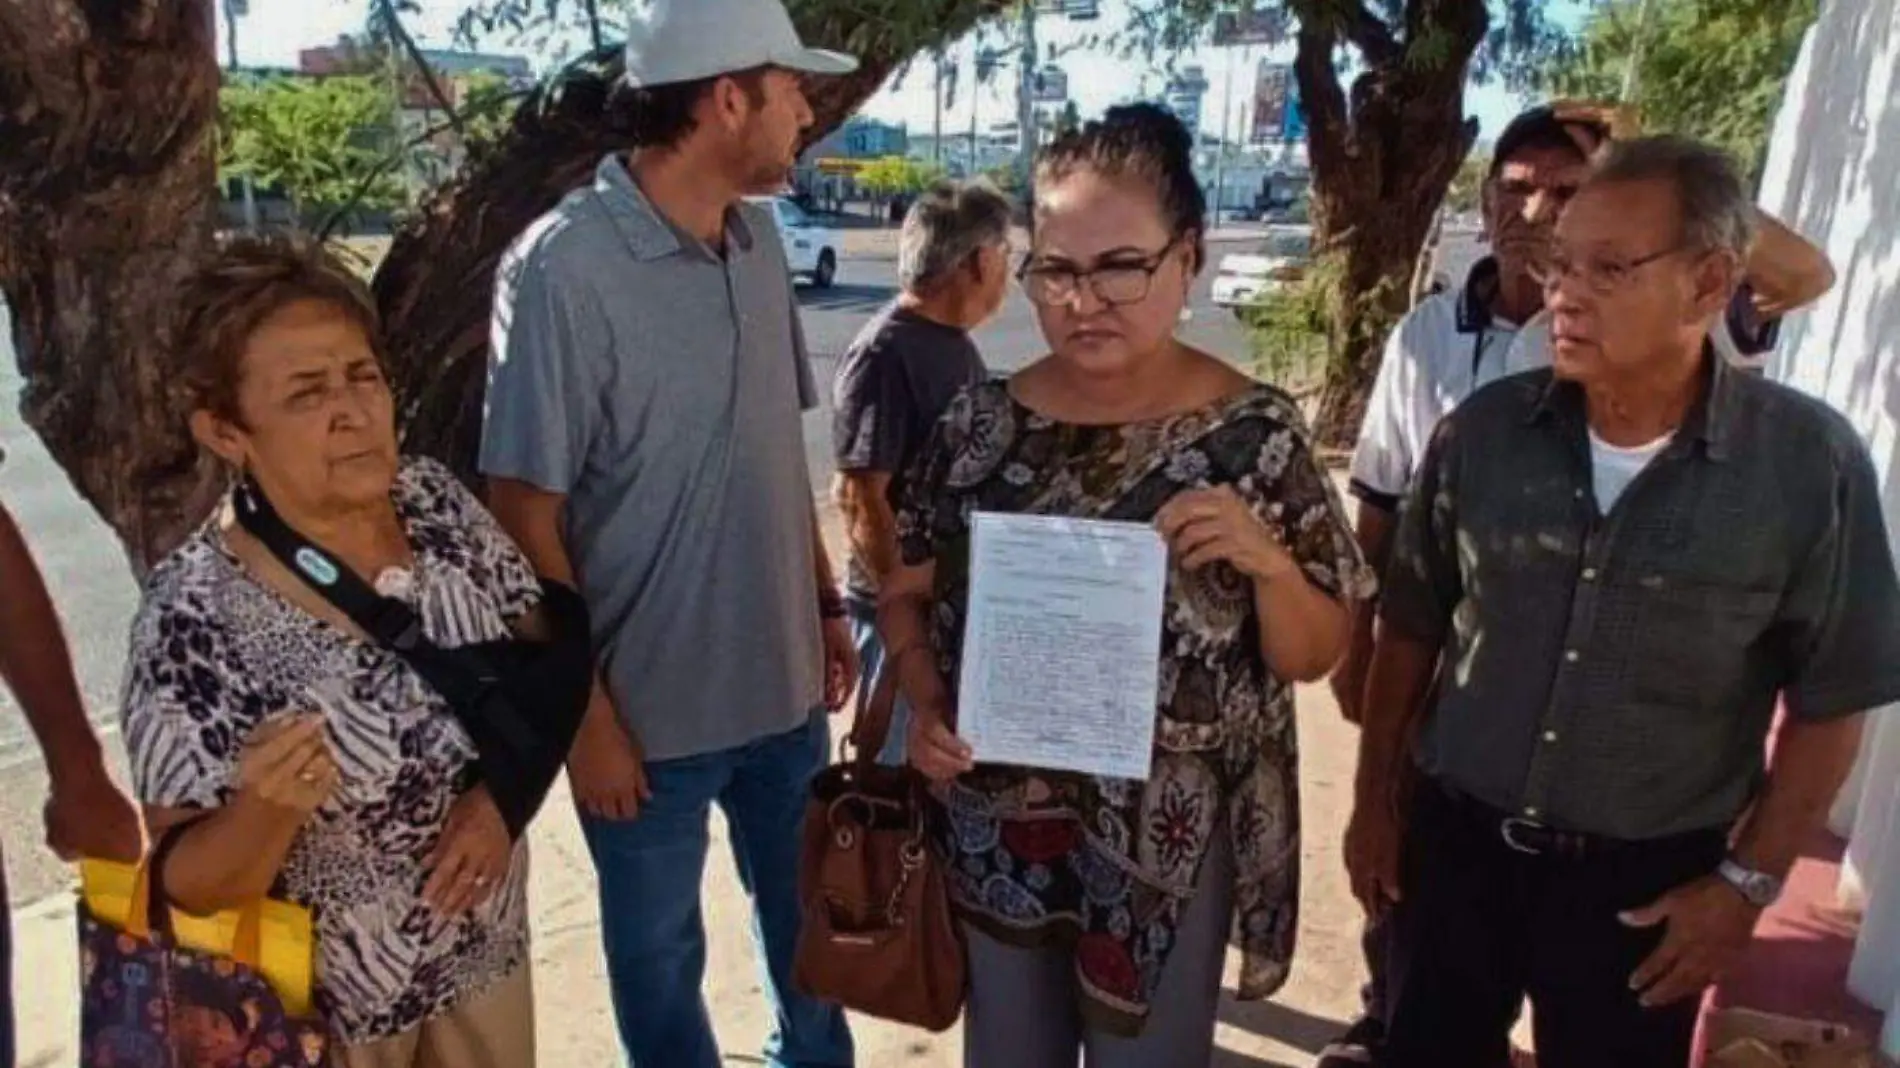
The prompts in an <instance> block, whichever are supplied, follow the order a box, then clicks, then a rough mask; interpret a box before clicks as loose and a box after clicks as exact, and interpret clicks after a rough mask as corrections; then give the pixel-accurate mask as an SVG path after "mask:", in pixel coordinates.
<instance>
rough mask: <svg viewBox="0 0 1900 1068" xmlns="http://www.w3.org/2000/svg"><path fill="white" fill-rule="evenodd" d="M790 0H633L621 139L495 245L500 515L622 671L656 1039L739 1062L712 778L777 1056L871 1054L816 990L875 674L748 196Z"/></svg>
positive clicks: (665, 1064) (799, 59) (614, 753)
mask: <svg viewBox="0 0 1900 1068" xmlns="http://www.w3.org/2000/svg"><path fill="white" fill-rule="evenodd" d="M855 67H856V61H855V60H853V59H851V58H850V57H847V56H840V55H837V54H835V53H828V52H819V51H814V50H811V49H807V48H805V47H804V46H803V45H802V44H801V43H800V42H799V40H798V36H797V32H796V31H795V30H794V28H793V26H792V22H791V19H790V17H789V16H788V15H787V14H786V12H785V9H784V8H783V7H782V6H781V5H780V2H779V0H644V2H638V3H635V4H634V5H633V8H632V13H631V26H630V28H629V32H628V41H627V80H626V83H625V84H624V85H622V86H621V87H619V89H618V90H617V92H618V93H619V94H620V98H619V99H618V100H617V101H616V102H615V103H614V105H613V106H614V107H615V108H616V110H618V111H619V112H620V114H619V115H618V116H616V118H617V119H618V120H619V121H620V122H621V123H622V124H623V125H624V126H625V128H626V129H627V130H628V132H629V134H630V137H631V140H632V141H633V143H635V144H637V145H639V146H640V147H639V148H638V149H637V150H636V151H634V152H633V153H632V154H631V155H629V156H627V157H624V158H623V157H621V156H617V155H615V156H609V157H607V158H606V159H604V160H602V161H601V164H600V167H599V169H598V171H597V173H596V176H595V179H594V181H593V182H592V184H590V185H588V186H586V187H583V188H581V189H579V190H577V191H575V192H574V193H572V194H570V195H569V196H568V197H567V199H565V200H564V201H562V202H561V204H560V205H559V206H557V207H556V208H555V209H554V210H553V211H551V212H549V213H548V214H547V215H546V216H544V217H543V218H541V219H540V220H538V221H537V222H536V223H535V224H534V225H533V226H531V227H529V229H528V231H527V232H526V233H525V234H523V235H522V236H521V238H520V239H519V240H518V241H516V243H515V244H514V246H513V247H512V248H511V249H510V250H509V252H508V254H507V255H506V256H505V257H504V258H503V260H502V263H501V266H500V268H499V270H498V272H497V278H496V292H495V316H494V323H493V345H492V353H491V364H490V368H489V383H488V410H487V416H486V419H485V421H484V426H483V433H482V448H481V468H482V471H483V473H484V474H485V475H487V476H488V479H489V483H490V493H491V498H492V504H493V508H494V511H495V514H496V516H497V518H499V519H500V520H501V522H502V524H503V525H504V526H505V527H506V528H507V530H508V532H509V533H510V534H511V535H513V536H514V538H515V540H516V541H517V542H518V543H519V544H520V545H521V547H522V549H523V550H524V551H525V552H526V553H527V554H528V556H529V557H530V558H531V559H532V560H533V561H534V563H535V565H536V567H537V569H538V570H539V571H540V572H541V573H542V574H544V575H547V576H549V577H551V578H554V579H558V580H568V581H575V582H576V583H577V585H578V587H579V589H580V590H581V592H582V593H583V594H584V595H585V597H586V599H587V603H588V607H589V609H590V610H591V612H592V614H593V622H594V631H595V641H596V643H597V645H598V647H599V649H600V676H601V677H600V683H599V684H598V685H597V686H596V688H595V698H594V701H593V703H592V705H591V706H590V708H589V710H588V715H587V719H586V721H585V723H584V724H583V726H582V728H581V732H580V736H579V738H578V740H577V741H576V744H575V747H574V751H573V753H572V754H571V755H570V757H569V760H568V777H569V779H570V781H571V782H572V784H573V788H574V795H575V801H576V803H577V804H578V806H579V808H580V810H581V812H580V815H581V827H582V830H583V832H584V833H585V835H586V838H587V843H588V848H589V850H590V852H591V853H592V855H593V859H594V867H595V870H596V873H597V874H598V876H599V882H600V897H601V927H602V934H603V937H604V940H605V942H606V957H607V968H608V976H609V979H610V983H611V987H612V995H613V1005H614V1013H615V1018H616V1023H617V1025H618V1028H619V1032H620V1040H621V1045H622V1047H623V1049H624V1050H625V1052H626V1055H627V1059H628V1060H629V1062H630V1063H631V1064H632V1065H633V1066H634V1068H718V1066H719V1065H720V1064H721V1063H722V1061H721V1057H720V1052H719V1048H718V1042H717V1039H716V1038H715V1036H714V1034H713V1031H712V1025H711V1021H710V1019H709V1017H708V1013H707V1008H706V1003H705V999H704V996H703V995H702V993H701V987H702V984H703V980H704V976H705V967H706V932H705V928H704V923H703V920H702V917H701V912H700V887H701V881H702V878H703V873H704V869H705V864H706V854H707V851H708V840H709V830H708V822H709V820H710V817H711V809H712V806H713V805H715V804H717V805H718V806H719V807H720V808H721V810H722V811H723V812H724V813H725V816H726V819H727V822H728V824H729V825H730V827H731V841H732V849H733V853H734V859H735V861H736V862H737V864H738V868H739V872H740V879H741V881H742V882H743V884H744V885H745V887H746V890H747V892H748V893H749V894H750V896H751V897H752V901H753V907H754V914H755V918H756V921H757V922H756V924H755V925H754V930H755V934H756V939H757V942H758V947H759V950H760V954H761V956H762V957H763V958H764V963H765V971H766V976H767V983H766V992H767V996H768V997H769V998H770V999H771V1000H772V1010H773V1013H772V1015H773V1018H774V1020H775V1021H776V1024H777V1026H776V1027H775V1029H774V1031H773V1034H772V1035H771V1036H770V1037H769V1038H768V1040H767V1043H766V1048H765V1051H764V1052H765V1061H766V1063H767V1064H769V1065H772V1066H774V1068H831V1066H845V1065H850V1064H852V1063H853V1052H852V1045H851V1037H850V1034H849V1033H848V1031H847V1029H846V1027H845V1021H844V1015H843V1013H842V1012H841V1011H840V1010H839V1009H838V1008H837V1007H836V1006H832V1005H827V1004H824V1003H821V1002H818V1001H815V1000H813V999H811V998H807V997H805V996H803V995H801V994H799V993H798V992H797V991H796V990H795V989H794V987H793V984H792V979H791V972H792V958H793V953H794V947H795V945H796V942H797V937H798V926H799V921H800V906H799V898H798V866H799V851H800V844H801V843H800V824H801V821H802V817H803V814H804V805H805V800H806V789H807V786H808V783H809V781H810V779H811V776H812V775H813V774H814V773H815V772H816V771H817V770H818V769H819V768H820V767H822V766H823V765H824V763H825V761H826V759H827V756H828V754H829V749H830V743H829V732H828V724H827V722H826V715H825V709H826V706H829V707H830V708H831V709H832V710H834V711H835V710H837V709H839V708H840V707H842V705H843V704H844V701H845V699H846V698H847V696H848V695H849V693H850V687H851V685H852V683H853V682H854V681H855V675H856V671H857V667H856V658H855V656H854V655H853V652H852V647H851V639H850V633H849V630H848V628H847V626H846V624H845V620H844V608H843V605H842V603H841V600H840V598H839V596H838V593H837V591H836V588H835V585H834V580H833V577H832V573H831V567H830V563H829V561H828V560H827V559H826V557H825V550H824V546H823V542H822V541H821V540H820V538H819V537H818V533H817V512H816V508H815V504H814V501H813V494H812V486H811V480H810V475H809V474H808V472H807V470H806V467H805V449H804V443H803V433H804V427H803V419H802V413H803V411H805V410H807V409H809V408H811V407H812V406H813V405H814V404H815V403H816V400H817V393H816V388H815V386H814V383H813V381H812V375H811V369H810V366H809V364H808V361H807V358H806V353H805V342H804V337H803V333H802V331H801V328H800V325H799V321H798V310H797V304H796V301H795V299H794V296H793V293H792V288H791V281H790V276H789V273H788V270H787V266H786V262H785V252H784V249H783V248H782V247H781V246H780V244H779V237H778V232H777V229H776V228H775V226H774V224H773V221H772V218H771V216H770V214H768V213H767V212H766V211H764V210H762V209H760V208H758V207H755V206H752V205H749V204H746V203H744V199H743V198H744V197H746V196H752V195H761V194H769V193H773V192H776V191H777V190H779V189H781V188H783V186H784V185H785V182H786V180H787V178H788V176H789V175H790V173H791V168H792V165H793V162H794V160H795V159H796V155H797V151H798V147H799V144H800V141H801V139H802V133H803V131H804V130H805V129H806V128H807V127H809V126H810V125H811V123H812V113H811V109H810V107H809V106H808V105H807V103H806V101H805V97H804V94H803V92H802V90H801V89H800V72H802V73H804V74H820V75H823V74H842V73H845V72H848V71H850V70H852V69H854V68H855Z"/></svg>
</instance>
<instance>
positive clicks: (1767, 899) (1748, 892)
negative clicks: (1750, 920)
mask: <svg viewBox="0 0 1900 1068" xmlns="http://www.w3.org/2000/svg"><path fill="white" fill-rule="evenodd" d="M1715 874H1716V875H1717V876H1718V877H1719V878H1720V879H1721V880H1722V881H1723V882H1725V883H1727V884H1729V886H1730V887H1732V888H1733V889H1734V890H1735V892H1736V893H1738V894H1740V895H1742V900H1743V901H1746V902H1748V903H1749V904H1751V905H1753V906H1755V907H1756V908H1758V909H1765V908H1767V907H1768V906H1770V905H1772V904H1774V903H1775V901H1776V900H1778V899H1779V898H1780V897H1781V887H1782V884H1783V882H1784V880H1782V879H1778V878H1776V877H1775V876H1773V875H1770V874H1768V873H1767V872H1765V871H1756V870H1755V869H1753V868H1750V867H1748V866H1747V865H1745V864H1743V863H1742V862H1741V861H1739V860H1736V859H1735V858H1734V857H1723V858H1722V863H1721V864H1719V865H1717V866H1716V868H1715Z"/></svg>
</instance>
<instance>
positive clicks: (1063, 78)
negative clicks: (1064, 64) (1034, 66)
mask: <svg viewBox="0 0 1900 1068" xmlns="http://www.w3.org/2000/svg"><path fill="white" fill-rule="evenodd" d="M1035 99H1036V103H1038V104H1060V103H1062V102H1063V101H1065V100H1067V99H1069V74H1068V72H1067V71H1065V70H1063V69H1062V68H1061V67H1058V66H1056V65H1055V64H1053V63H1051V64H1049V65H1048V66H1046V67H1044V68H1042V69H1041V70H1039V71H1037V72H1036V96H1035Z"/></svg>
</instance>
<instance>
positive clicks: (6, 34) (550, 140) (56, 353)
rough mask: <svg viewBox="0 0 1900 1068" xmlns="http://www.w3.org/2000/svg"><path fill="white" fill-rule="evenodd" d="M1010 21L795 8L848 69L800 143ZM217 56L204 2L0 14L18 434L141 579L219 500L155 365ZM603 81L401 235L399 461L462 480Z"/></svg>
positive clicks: (392, 301) (77, 0) (396, 306)
mask: <svg viewBox="0 0 1900 1068" xmlns="http://www.w3.org/2000/svg"><path fill="white" fill-rule="evenodd" d="M1003 2H1004V0H927V2H926V0H878V3H881V5H882V7H881V8H880V9H879V10H881V11H882V13H883V14H885V15H886V16H888V17H886V18H882V19H877V18H868V17H867V16H866V11H867V10H868V7H867V5H869V7H878V3H873V2H872V0H794V3H793V5H792V6H793V9H794V12H795V14H796V15H797V16H798V20H799V22H800V25H801V28H802V29H803V30H804V32H805V33H806V35H807V40H809V41H811V42H813V43H814V44H818V45H828V46H831V47H841V48H845V49H847V50H852V51H855V52H857V53H858V54H859V55H860V56H861V57H862V58H863V60H864V66H863V69H862V70H861V71H860V72H859V73H858V74H856V75H853V76H851V77H847V78H837V79H830V80H825V81H820V82H816V83H814V84H813V85H812V87H811V97H812V106H813V110H814V112H815V113H816V115H817V124H816V125H815V126H814V128H813V129H812V131H811V136H813V137H814V138H815V137H817V136H820V135H822V134H823V133H824V132H826V131H828V130H830V129H832V128H834V127H836V126H837V125H838V124H839V123H841V122H843V121H844V119H845V117H846V116H848V115H849V114H850V113H851V112H853V111H854V110H856V109H857V107H858V106H859V105H860V104H862V103H863V102H864V100H865V99H866V98H868V97H869V96H870V95H871V94H873V93H875V92H876V91H877V88H878V86H879V85H881V84H882V83H883V81H884V79H885V77H886V76H887V75H888V74H889V73H890V72H891V70H892V69H893V68H894V67H895V66H896V65H897V64H899V63H901V62H903V61H904V60H906V59H908V58H909V57H910V56H911V55H914V54H915V53H917V52H918V51H921V50H923V49H925V48H928V47H933V46H935V45H936V44H937V43H939V42H941V41H946V40H951V39H954V38H955V37H957V36H959V35H961V34H962V33H964V32H965V31H967V30H969V29H970V28H971V27H972V26H974V25H975V24H976V23H977V22H978V21H979V20H981V19H982V18H984V17H986V16H988V15H990V14H993V13H994V12H995V11H996V10H997V9H998V8H999V7H1000V6H1001V5H1002V3H1003ZM877 13H878V12H877V11H872V14H877ZM900 16H901V17H900ZM215 41H216V33H215V24H214V21H213V12H212V4H211V0H29V2H26V3H20V2H17V0H9V2H0V94H4V95H0V145H4V146H5V149H4V151H3V152H0V292H4V294H5V296H6V300H7V303H8V304H9V305H10V306H11V308H12V311H13V318H14V341H15V343H16V347H17V350H18V353H19V363H20V370H21V372H22V374H23V375H24V376H25V378H26V381H27V385H26V392H25V400H24V404H23V407H24V409H25V416H26V421H27V423H28V425H30V426H31V427H32V428H33V429H34V430H35V432H37V433H38V434H39V436H40V437H41V438H42V439H43V440H44V441H45V442H46V445H47V448H48V450H49V451H50V452H51V453H52V454H53V458H54V459H55V460H56V461H58V463H59V464H60V466H61V467H62V468H64V469H65V471H66V473H67V474H68V476H69V477H71V478H72V480H73V482H74V483H75V484H76V485H77V486H78V488H79V491H80V493H81V495H82V496H84V497H85V498H86V500H87V501H88V502H89V503H91V504H92V506H93V507H94V508H96V509H97V510H98V512H99V514H100V515H101V516H103V517H104V518H105V520H106V521H107V522H108V523H109V524H111V526H112V528H113V529H114V530H115V531H117V532H118V534H119V536H120V538H121V540H122V541H123V543H124V545H125V547H126V551H127V554H128V555H129V556H130V557H131V560H132V564H133V567H134V570H135V571H138V572H141V573H142V572H143V571H144V569H145V568H147V567H149V566H150V565H151V564H152V563H153V562H154V561H156V560H157V559H158V558H159V557H161V556H162V555H163V554H164V553H166V552H168V551H169V550H170V549H171V548H172V547H173V546H175V545H177V544H178V542H179V541H180V540H182V539H183V538H184V536H185V535H186V534H187V533H189V532H190V530H191V529H192V527H193V526H194V525H196V524H197V523H198V522H199V521H200V519H201V518H202V517H203V516H204V515H205V514H206V513H207V512H208V511H209V509H210V507H211V505H212V503H213V502H214V501H215V500H216V497H217V493H218V492H219V490H220V488H221V478H220V475H219V472H218V471H217V470H216V468H215V466H214V465H212V464H211V463H209V462H208V461H207V460H205V459H204V458H202V457H201V456H200V455H199V452H198V450H197V449H196V448H195V447H194V446H193V444H192V442H191V440H190V437H189V435H188V434H187V432H186V429H185V416H186V413H185V412H184V411H183V410H182V405H181V403H180V398H178V397H177V396H176V394H175V392H174V391H172V390H171V389H170V384H171V383H172V382H175V381H176V380H177V373H176V372H177V367H178V360H177V358H176V357H175V355H174V354H173V353H172V352H171V350H170V347H169V340H170V327H171V323H170V318H171V314H172V310H173V298H174V295H175V293H176V290H177V284H178V282H179V281H180V280H181V279H182V278H183V276H184V275H185V274H186V272H188V271H189V270H190V268H191V265H192V264H193V263H194V262H195V261H196V260H197V259H198V258H199V257H201V256H202V255H203V253H204V252H205V250H206V249H207V248H208V247H209V245H210V242H211V240H212V237H213V234H214V229H215V209H216V205H215V203H214V202H213V194H214V190H215V188H216V187H215V180H216V166H215V164H216V161H215V159H214V158H213V144H212V137H211V133H212V130H213V128H214V125H213V120H214V118H215V116H216V111H217V90H218V82H219V71H218V67H217V58H216V51H215ZM618 60H619V53H618V49H617V48H608V49H603V50H600V51H599V52H597V53H595V54H594V55H593V56H591V57H589V58H588V59H586V60H583V61H582V62H581V63H579V64H576V65H575V66H574V67H572V68H570V69H569V70H568V71H566V72H564V73H563V74H562V75H560V76H557V77H556V78H555V79H554V80H553V81H551V82H550V83H549V84H548V85H547V86H544V87H543V88H542V89H540V90H539V91H538V92H536V93H535V94H534V95H533V96H532V97H531V98H530V99H529V100H528V101H527V102H526V103H525V104H524V105H523V106H522V109H521V111H520V112H519V114H518V115H517V116H516V119H515V122H514V125H513V127H512V128H511V132H510V133H509V134H508V135H507V136H506V137H504V138H503V139H502V140H501V141H500V142H499V143H497V144H496V145H494V146H493V147H492V148H490V149H489V150H487V151H486V152H484V153H482V154H480V155H479V156H478V157H477V158H475V159H472V160H470V161H469V163H468V164H467V165H466V166H465V167H464V169H463V172H462V173H461V174H460V175H458V176H457V178H456V179H454V181H452V182H451V183H450V185H449V186H447V187H446V188H444V189H443V190H442V191H441V192H439V193H438V194H437V195H436V196H434V197H432V198H431V199H430V201H429V203H428V204H427V205H426V206H425V207H424V208H423V210H422V211H421V212H420V213H419V214H418V215H417V216H416V217H415V218H413V219H411V220H410V221H409V222H408V223H406V224H405V225H404V226H403V228H402V229H401V231H400V232H399V233H398V235H397V237H396V240H395V243H394V246H393V247H392V248H391V250H390V253H389V256H388V258H387V259H386V260H385V261H384V263H383V265H382V267H381V269H380V270H379V271H378V274H377V277H376V280H375V291H376V296H377V299H378V302H379V303H380V304H381V306H382V310H383V314H384V318H385V322H386V325H387V328H388V332H389V342H390V345H389V359H390V368H389V370H390V376H391V380H392V382H393V383H394V384H395V387H396V389H397V393H398V397H399V399H400V402H401V407H400V409H399V412H400V416H399V417H400V418H401V419H402V420H403V422H404V441H405V445H406V446H407V447H408V448H410V449H412V450H415V451H420V452H426V453H429V454H431V455H435V456H438V457H443V458H446V459H448V460H450V461H451V462H452V463H453V464H454V465H455V466H456V467H457V468H458V469H460V470H461V471H463V472H464V473H466V472H468V471H469V470H470V469H471V467H472V457H473V455H474V440H475V434H476V430H477V425H478V423H477V421H478V419H479V416H480V410H481V408H480V402H481V389H482V380H483V374H482V370H483V367H484V364H485V360H486V354H487V341H488V314H489V301H490V294H491V291H492V278H493V274H494V268H495V263H496V260H497V259H498V258H499V256H500V254H501V252H502V250H503V249H505V248H506V247H507V245H508V243H509V242H510V241H512V240H513V239H514V237H515V236H516V235H517V234H518V233H520V232H521V230H522V229H523V228H524V227H526V226H527V224H528V223H529V222H530V221H532V220H533V219H534V218H535V217H536V216H537V215H539V214H540V213H542V212H544V211H546V210H547V209H548V208H549V207H551V206H552V205H553V204H554V203H555V201H557V200H558V199H559V198H560V197H561V196H562V195H563V194H564V193H565V192H567V191H568V190H570V189H572V188H574V187H575V186H576V185H578V184H579V183H581V182H582V181H584V180H586V178H587V176H588V174H589V173H590V172H591V171H592V169H593V167H594V165H595V163H596V162H597V161H598V160H599V159H600V157H601V156H602V155H604V154H605V153H607V152H611V151H618V150H622V149H624V148H625V147H626V145H625V143H624V141H623V140H622V139H621V138H620V137H619V136H617V135H616V133H615V132H614V131H612V130H610V129H607V128H606V127H605V125H604V124H603V123H602V121H601V120H602V116H603V115H604V113H605V110H604V109H605V103H606V98H607V91H608V88H609V86H610V85H611V84H612V81H613V79H614V78H616V77H617V76H618V74H619V70H618Z"/></svg>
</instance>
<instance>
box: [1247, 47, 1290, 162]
mask: <svg viewBox="0 0 1900 1068" xmlns="http://www.w3.org/2000/svg"><path fill="white" fill-rule="evenodd" d="M1292 84H1293V68H1291V67H1289V66H1287V65H1286V64H1285V63H1270V62H1268V61H1266V60H1264V59H1263V60H1261V61H1260V66H1259V67H1258V68H1256V73H1255V75H1254V89H1253V129H1251V130H1249V131H1248V133H1247V140H1248V143H1249V144H1255V145H1264V144H1269V143H1272V142H1274V141H1278V140H1280V139H1281V138H1282V137H1283V136H1284V135H1285V132H1286V121H1285V115H1286V102H1287V98H1288V95H1289V94H1290V92H1291V86H1292Z"/></svg>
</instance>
